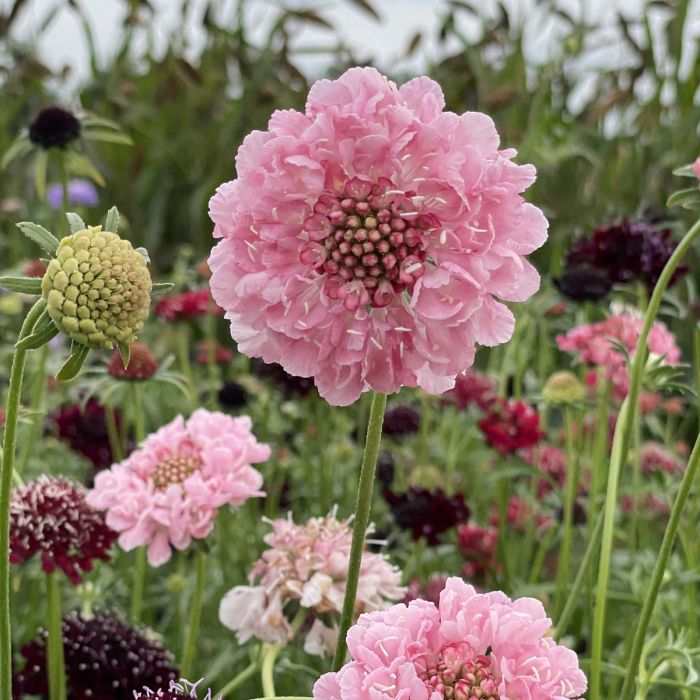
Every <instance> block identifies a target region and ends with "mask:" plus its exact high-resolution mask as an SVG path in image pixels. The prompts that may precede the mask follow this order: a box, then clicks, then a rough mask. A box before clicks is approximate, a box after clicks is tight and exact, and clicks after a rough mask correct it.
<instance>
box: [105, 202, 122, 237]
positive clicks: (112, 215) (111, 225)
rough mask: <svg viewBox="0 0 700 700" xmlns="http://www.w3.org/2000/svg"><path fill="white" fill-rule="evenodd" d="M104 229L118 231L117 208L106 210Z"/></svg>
mask: <svg viewBox="0 0 700 700" xmlns="http://www.w3.org/2000/svg"><path fill="white" fill-rule="evenodd" d="M105 231H111V232H112V233H118V232H119V209H117V208H116V207H112V208H111V209H110V210H109V211H108V212H107V220H106V221H105Z"/></svg>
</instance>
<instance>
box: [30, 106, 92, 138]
mask: <svg viewBox="0 0 700 700" xmlns="http://www.w3.org/2000/svg"><path fill="white" fill-rule="evenodd" d="M78 136H80V121H78V118H77V117H76V116H75V115H74V114H73V113H71V112H69V111H68V110H66V109H63V108H61V107H46V108H44V109H42V110H41V111H40V112H39V114H37V115H36V117H34V121H33V122H32V123H31V124H30V126H29V138H30V140H31V141H32V143H35V144H37V145H38V146H41V147H42V148H53V147H57V148H64V147H65V146H67V145H68V144H69V143H70V142H71V141H73V140H74V139H77V138H78Z"/></svg>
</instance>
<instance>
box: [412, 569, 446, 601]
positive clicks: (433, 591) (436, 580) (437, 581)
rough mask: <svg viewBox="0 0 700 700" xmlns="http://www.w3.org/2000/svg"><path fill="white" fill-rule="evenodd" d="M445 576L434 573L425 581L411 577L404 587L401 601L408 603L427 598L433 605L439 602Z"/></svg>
mask: <svg viewBox="0 0 700 700" xmlns="http://www.w3.org/2000/svg"><path fill="white" fill-rule="evenodd" d="M446 582H447V576H440V575H439V574H434V575H433V576H431V577H430V578H429V579H428V580H427V581H421V580H420V579H418V578H413V579H411V581H410V582H409V584H408V587H407V588H406V595H405V596H404V599H403V602H404V603H406V605H408V604H409V603H410V602H411V601H412V600H427V601H428V602H429V603H433V604H435V605H439V604H440V593H441V592H442V590H443V588H445V583H446Z"/></svg>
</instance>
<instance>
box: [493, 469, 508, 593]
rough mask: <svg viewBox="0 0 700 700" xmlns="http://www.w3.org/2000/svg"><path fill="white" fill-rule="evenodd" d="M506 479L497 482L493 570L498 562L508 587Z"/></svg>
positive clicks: (506, 587)
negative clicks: (495, 561)
mask: <svg viewBox="0 0 700 700" xmlns="http://www.w3.org/2000/svg"><path fill="white" fill-rule="evenodd" d="M508 494H509V490H508V481H506V479H500V480H499V482H498V491H497V496H498V539H497V540H496V552H497V553H498V561H497V564H496V567H495V570H496V571H498V568H499V567H498V564H500V566H501V567H502V568H503V588H504V589H505V590H506V591H507V590H509V589H510V580H511V577H510V559H509V558H508Z"/></svg>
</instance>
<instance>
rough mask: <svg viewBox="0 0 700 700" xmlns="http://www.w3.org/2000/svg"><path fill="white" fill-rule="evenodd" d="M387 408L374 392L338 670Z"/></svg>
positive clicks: (337, 652) (336, 660) (383, 396)
mask: <svg viewBox="0 0 700 700" xmlns="http://www.w3.org/2000/svg"><path fill="white" fill-rule="evenodd" d="M385 409H386V394H380V393H378V392H375V393H374V395H373V396H372V407H371V409H370V412H369V421H368V423H367V441H366V442H365V453H364V455H363V457H362V467H361V469H360V483H359V486H358V488H357V503H356V505H355V521H354V522H353V528H352V545H351V547H350V562H349V566H348V578H347V583H346V586H345V599H344V600H343V612H342V614H341V616H340V628H339V630H338V643H337V645H336V647H335V655H334V657H333V669H334V670H336V671H337V670H338V669H339V668H340V667H341V666H342V665H343V663H344V662H345V653H346V650H347V642H346V640H345V637H346V635H347V633H348V630H349V629H350V625H351V624H352V620H353V615H354V612H355V597H356V596H357V584H358V582H359V579H360V565H361V563H362V552H363V550H364V546H365V535H366V533H367V525H368V524H369V514H370V509H371V507H372V489H373V487H374V473H375V471H376V469H377V457H378V456H379V445H380V444H381V441H382V423H383V421H384V411H385Z"/></svg>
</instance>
